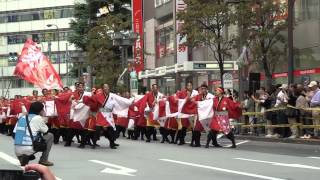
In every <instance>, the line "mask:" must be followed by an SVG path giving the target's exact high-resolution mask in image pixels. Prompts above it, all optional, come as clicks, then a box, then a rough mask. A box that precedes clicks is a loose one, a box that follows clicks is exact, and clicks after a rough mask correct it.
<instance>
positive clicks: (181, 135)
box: [175, 127, 187, 145]
mask: <svg viewBox="0 0 320 180" xmlns="http://www.w3.org/2000/svg"><path fill="white" fill-rule="evenodd" d="M186 135H187V128H185V127H182V129H180V130H178V133H177V136H176V140H175V143H178V141H179V143H178V144H179V145H183V144H185V141H184V139H185V137H186Z"/></svg>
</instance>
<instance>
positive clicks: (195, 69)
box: [139, 0, 320, 94]
mask: <svg viewBox="0 0 320 180" xmlns="http://www.w3.org/2000/svg"><path fill="white" fill-rule="evenodd" d="M179 8H183V3H181V1H180V0H145V1H144V7H143V9H144V29H145V38H144V40H145V46H144V47H145V52H146V54H145V65H146V66H145V71H143V72H141V73H140V76H139V77H140V78H141V79H144V85H145V86H148V87H150V85H151V84H152V83H157V84H158V85H159V87H161V88H162V89H161V90H162V92H165V93H168V94H170V93H173V92H174V91H175V90H176V89H177V84H179V85H180V87H183V86H184V84H185V82H187V81H192V82H193V84H194V85H195V86H198V85H200V84H201V83H203V82H205V83H208V84H209V85H212V86H211V87H214V86H215V85H216V86H217V85H220V84H219V83H217V82H218V81H219V70H218V69H217V64H216V62H215V60H214V59H213V58H212V55H211V54H210V51H209V50H208V48H207V47H198V48H196V49H192V50H189V49H188V50H187V51H188V56H187V60H182V61H181V60H180V57H179V56H178V55H177V53H178V52H179V50H180V48H179V42H177V35H176V32H177V31H176V29H177V28H176V27H175V26H176V24H177V23H176V22H177V21H175V20H176V18H175V15H176V10H177V11H178V10H179ZM294 17H295V24H294V68H293V69H294V81H295V82H296V83H304V82H307V81H310V80H319V79H320V1H319V0H296V1H295V6H294ZM237 31H238V30H237V28H234V27H229V28H228V31H226V32H227V33H229V34H225V35H226V36H228V35H230V34H232V33H233V34H237ZM283 35H284V36H286V35H287V32H286V31H284V32H283ZM190 51H191V52H190ZM238 57H239V53H238V52H237V50H235V53H234V55H233V56H232V57H231V58H230V59H229V60H227V61H226V62H225V69H226V70H227V71H229V73H231V74H233V75H234V76H233V78H234V79H236V80H235V81H234V89H238V81H237V79H238V72H237V71H238V67H237V65H236V63H235V61H236V60H237V59H238ZM282 58H283V59H279V62H280V63H279V65H277V66H276V68H275V69H274V72H273V81H274V84H277V83H287V81H288V78H287V75H288V74H287V70H288V64H287V58H286V57H282ZM252 72H253V73H257V72H258V73H261V72H263V71H262V69H261V68H254V69H253V70H252ZM177 73H178V77H177V76H176V74H177ZM249 73H250V72H249ZM263 76H264V75H263V73H261V77H262V79H261V84H263ZM248 79H249V78H248V77H247V79H246V80H248ZM247 83H248V82H244V84H247ZM244 89H245V88H244Z"/></svg>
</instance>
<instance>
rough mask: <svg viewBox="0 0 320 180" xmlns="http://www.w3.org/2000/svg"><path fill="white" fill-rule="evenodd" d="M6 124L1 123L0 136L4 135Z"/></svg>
mask: <svg viewBox="0 0 320 180" xmlns="http://www.w3.org/2000/svg"><path fill="white" fill-rule="evenodd" d="M4 130H5V129H4V123H0V134H4Z"/></svg>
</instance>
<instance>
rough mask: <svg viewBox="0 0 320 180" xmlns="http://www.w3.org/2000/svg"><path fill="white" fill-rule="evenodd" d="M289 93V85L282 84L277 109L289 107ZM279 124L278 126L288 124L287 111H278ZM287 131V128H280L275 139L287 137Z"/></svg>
mask: <svg viewBox="0 0 320 180" xmlns="http://www.w3.org/2000/svg"><path fill="white" fill-rule="evenodd" d="M287 91H288V85H287V84H282V85H281V87H280V92H279V93H278V95H277V100H276V104H275V107H276V108H285V107H287V104H288V100H289V97H288V92H287ZM277 124H278V125H283V124H288V121H287V117H286V114H285V111H283V110H279V111H278V116H277ZM285 130H286V128H284V127H279V128H278V133H277V134H275V137H276V138H278V137H285V136H286V133H285Z"/></svg>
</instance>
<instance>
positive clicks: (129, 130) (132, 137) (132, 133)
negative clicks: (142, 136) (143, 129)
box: [127, 129, 134, 139]
mask: <svg viewBox="0 0 320 180" xmlns="http://www.w3.org/2000/svg"><path fill="white" fill-rule="evenodd" d="M127 139H134V130H132V129H128V137H127Z"/></svg>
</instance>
